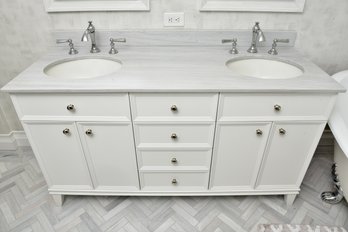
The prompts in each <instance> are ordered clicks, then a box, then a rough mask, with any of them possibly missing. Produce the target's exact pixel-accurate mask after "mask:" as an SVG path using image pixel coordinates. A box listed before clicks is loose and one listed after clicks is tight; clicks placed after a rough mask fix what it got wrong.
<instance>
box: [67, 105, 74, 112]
mask: <svg viewBox="0 0 348 232" xmlns="http://www.w3.org/2000/svg"><path fill="white" fill-rule="evenodd" d="M66 109H67V110H69V111H73V110H75V106H74V105H73V104H69V105H68V106H67V107H66Z"/></svg>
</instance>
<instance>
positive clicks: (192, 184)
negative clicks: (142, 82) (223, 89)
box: [130, 93, 218, 191]
mask: <svg viewBox="0 0 348 232" xmlns="http://www.w3.org/2000/svg"><path fill="white" fill-rule="evenodd" d="M130 96H131V109H132V117H133V123H134V132H135V141H136V149H137V157H138V167H139V175H140V184H141V188H142V190H144V191H147V190H148V191H168V190H170V191H183V190H184V191H190V190H192V191H197V190H198V191H199V190H207V188H208V182H209V170H210V162H211V154H212V145H213V137H214V130H215V119H216V110H217V102H218V95H217V94H215V93H214V94H209V93H208V94H200V93H197V94H187V93H168V94H166V93H158V94H152V93H149V94H147V93H136V94H131V95H130Z"/></svg>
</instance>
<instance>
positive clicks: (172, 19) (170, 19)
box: [163, 12, 185, 27]
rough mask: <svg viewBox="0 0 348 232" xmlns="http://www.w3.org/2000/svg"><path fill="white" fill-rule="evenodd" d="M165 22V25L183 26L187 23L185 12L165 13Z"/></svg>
mask: <svg viewBox="0 0 348 232" xmlns="http://www.w3.org/2000/svg"><path fill="white" fill-rule="evenodd" d="M163 23H164V26H165V27H183V26H184V25H185V16H184V12H170V13H164V17H163Z"/></svg>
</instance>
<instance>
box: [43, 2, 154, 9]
mask: <svg viewBox="0 0 348 232" xmlns="http://www.w3.org/2000/svg"><path fill="white" fill-rule="evenodd" d="M43 1H44V4H45V9H46V11H47V12H69V11H75V12H77V11H149V10H150V0H133V1H129V0H128V1H126V0H104V1H103V0H89V1H81V0H43Z"/></svg>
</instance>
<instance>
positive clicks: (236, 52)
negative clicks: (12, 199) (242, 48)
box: [222, 38, 239, 54]
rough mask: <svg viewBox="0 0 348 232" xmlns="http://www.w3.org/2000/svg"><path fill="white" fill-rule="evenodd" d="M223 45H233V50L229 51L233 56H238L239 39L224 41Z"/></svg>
mask: <svg viewBox="0 0 348 232" xmlns="http://www.w3.org/2000/svg"><path fill="white" fill-rule="evenodd" d="M222 43H232V49H231V50H230V51H229V52H230V53H231V54H238V53H239V51H238V49H237V39H236V38H233V39H223V40H222Z"/></svg>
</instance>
